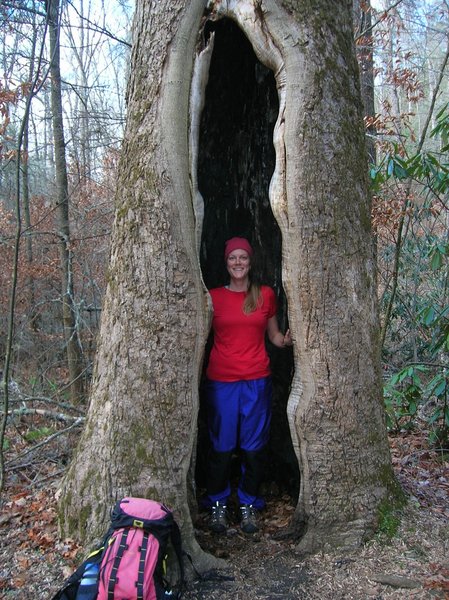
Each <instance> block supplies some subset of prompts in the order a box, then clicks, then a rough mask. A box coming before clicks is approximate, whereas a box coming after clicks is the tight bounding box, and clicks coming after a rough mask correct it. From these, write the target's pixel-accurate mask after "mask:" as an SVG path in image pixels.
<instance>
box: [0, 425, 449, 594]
mask: <svg viewBox="0 0 449 600" xmlns="http://www.w3.org/2000/svg"><path fill="white" fill-rule="evenodd" d="M64 437H65V442H64V441H62V440H63V438H64ZM21 439H22V438H21ZM390 441H391V449H392V457H393V463H394V467H395V471H396V475H397V477H398V480H399V481H400V483H401V485H402V487H403V489H404V491H405V492H406V494H407V496H408V503H407V505H406V507H405V508H404V509H403V510H402V511H401V514H400V515H398V516H400V520H397V521H396V520H395V519H394V518H392V519H391V521H390V522H389V523H388V524H387V525H388V526H386V527H385V531H383V532H381V533H378V534H377V535H376V537H375V538H374V539H372V540H371V541H370V542H369V543H367V544H366V545H364V546H363V547H361V548H359V549H357V550H354V551H345V552H342V551H334V552H329V553H320V554H316V555H314V556H307V557H305V556H302V555H301V554H299V553H298V552H297V550H296V548H295V544H294V543H293V542H292V541H291V540H290V541H280V540H278V539H276V533H277V532H279V531H280V530H282V529H283V528H285V527H286V526H287V525H288V523H289V520H290V518H291V515H292V514H293V511H294V506H293V503H292V501H291V499H290V498H289V497H288V496H282V497H280V496H275V495H272V496H270V497H269V498H268V505H267V509H266V510H265V511H264V512H263V513H261V514H260V524H261V530H260V532H259V533H257V534H254V535H252V536H249V535H244V534H243V533H242V532H241V531H240V529H239V527H238V524H237V523H236V524H235V525H234V526H231V527H230V529H229V530H228V532H227V534H226V535H222V536H219V535H216V534H212V533H211V532H209V531H208V529H207V524H206V517H205V516H204V515H201V514H200V515H199V517H198V520H197V522H196V523H195V526H196V530H197V537H198V541H199V542H200V544H201V545H202V547H203V548H204V549H205V550H207V551H209V552H211V553H212V554H214V555H215V556H218V557H221V558H224V559H225V560H226V561H227V564H228V568H227V569H224V570H220V571H215V572H214V573H210V574H208V576H206V577H203V578H202V579H199V580H196V581H192V582H190V583H189V584H188V586H187V591H186V592H185V594H184V595H183V599H184V600H202V599H204V600H259V599H264V600H275V599H282V600H290V599H292V600H293V599H304V600H308V599H317V600H318V599H320V600H327V599H329V600H340V599H341V600H343V599H344V600H351V599H357V600H366V599H371V598H372V599H375V600H383V599H385V600H387V599H390V598H392V599H399V598H404V599H427V598H429V599H431V598H444V599H449V462H448V455H447V454H446V455H445V456H443V455H441V454H439V453H437V452H435V451H434V450H432V449H431V448H429V447H428V444H427V438H426V435H425V434H424V433H416V432H415V433H407V434H405V433H404V434H400V435H398V436H394V437H391V438H390ZM9 442H10V445H9V449H8V450H7V451H6V453H5V456H6V466H7V473H6V474H7V478H6V487H5V490H4V493H3V497H2V500H1V505H0V534H1V535H0V598H5V599H14V600H19V599H20V600H39V599H44V598H45V599H50V598H51V597H52V595H53V594H54V593H55V592H56V591H57V589H58V588H59V587H60V586H61V584H62V583H63V581H64V580H65V579H66V578H67V577H68V576H69V575H70V574H71V573H72V572H73V570H74V568H75V567H76V566H77V565H78V564H79V562H80V561H81V559H82V557H83V554H84V551H83V549H82V548H80V547H79V546H78V545H77V544H76V542H75V541H73V540H61V539H59V538H58V532H57V512H56V511H57V508H56V499H55V495H56V491H57V489H58V486H59V483H60V477H61V475H62V473H63V471H64V464H63V460H62V459H61V457H62V456H64V455H65V458H64V462H65V461H66V460H67V454H68V453H69V449H68V447H69V446H70V445H71V443H73V439H72V442H70V441H69V440H68V439H67V436H61V437H58V438H56V439H55V441H54V442H53V444H52V445H50V446H48V445H47V446H42V447H41V450H40V452H41V453H40V454H39V452H38V453H33V454H24V448H23V445H22V442H21V441H20V442H19V441H17V440H9ZM395 525H398V527H397V529H396V528H395Z"/></svg>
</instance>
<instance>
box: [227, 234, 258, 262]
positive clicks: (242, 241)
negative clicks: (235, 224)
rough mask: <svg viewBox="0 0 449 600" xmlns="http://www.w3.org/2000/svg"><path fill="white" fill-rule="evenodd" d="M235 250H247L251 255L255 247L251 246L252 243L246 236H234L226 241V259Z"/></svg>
mask: <svg viewBox="0 0 449 600" xmlns="http://www.w3.org/2000/svg"><path fill="white" fill-rule="evenodd" d="M234 250H245V252H247V253H248V255H249V256H252V255H253V249H252V248H251V244H250V243H249V242H248V240H247V239H246V238H241V237H233V238H231V239H230V240H228V241H227V242H225V252H224V256H225V260H226V259H227V258H228V256H229V255H230V254H231V252H234Z"/></svg>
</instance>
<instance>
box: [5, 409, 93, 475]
mask: <svg viewBox="0 0 449 600" xmlns="http://www.w3.org/2000/svg"><path fill="white" fill-rule="evenodd" d="M82 423H84V418H83V417H78V418H77V420H76V421H75V422H74V423H72V424H71V425H69V427H66V428H65V429H61V430H60V431H57V432H56V433H53V434H52V435H50V436H49V437H48V438H47V439H45V440H43V441H42V442H39V444H36V445H35V446H33V447H32V448H29V449H28V450H25V451H24V452H22V453H21V454H19V455H18V456H16V457H15V458H13V459H11V460H9V461H8V462H7V463H6V466H9V465H11V464H13V463H15V462H16V461H17V460H19V459H20V458H23V457H24V456H27V455H28V454H30V453H31V452H34V451H35V450H38V449H39V448H42V446H46V445H47V444H49V443H50V442H52V441H53V440H54V439H55V438H57V437H59V436H60V435H64V434H65V433H69V431H71V430H72V429H75V427H79V426H80V425H81V424H82Z"/></svg>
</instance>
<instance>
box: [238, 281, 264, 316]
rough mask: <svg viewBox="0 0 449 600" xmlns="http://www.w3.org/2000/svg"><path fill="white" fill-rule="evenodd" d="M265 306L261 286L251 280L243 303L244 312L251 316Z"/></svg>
mask: <svg viewBox="0 0 449 600" xmlns="http://www.w3.org/2000/svg"><path fill="white" fill-rule="evenodd" d="M262 304H263V296H262V291H261V289H260V284H259V283H256V282H255V281H252V279H251V278H250V280H249V287H248V292H247V294H246V297H245V301H244V303H243V312H244V314H245V315H250V314H251V313H252V312H254V311H255V310H257V309H258V308H260V307H261V306H262Z"/></svg>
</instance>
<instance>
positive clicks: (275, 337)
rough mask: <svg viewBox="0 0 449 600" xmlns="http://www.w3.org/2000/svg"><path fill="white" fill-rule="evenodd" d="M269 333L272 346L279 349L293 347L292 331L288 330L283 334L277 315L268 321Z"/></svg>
mask: <svg viewBox="0 0 449 600" xmlns="http://www.w3.org/2000/svg"><path fill="white" fill-rule="evenodd" d="M267 333H268V338H269V340H270V342H271V343H272V344H274V345H275V346H277V347H278V348H286V347H287V346H292V345H293V340H292V336H291V334H290V329H287V331H286V332H285V334H284V333H282V332H281V331H280V330H279V326H278V321H277V318H276V315H274V316H273V317H271V318H270V319H268V324H267Z"/></svg>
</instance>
